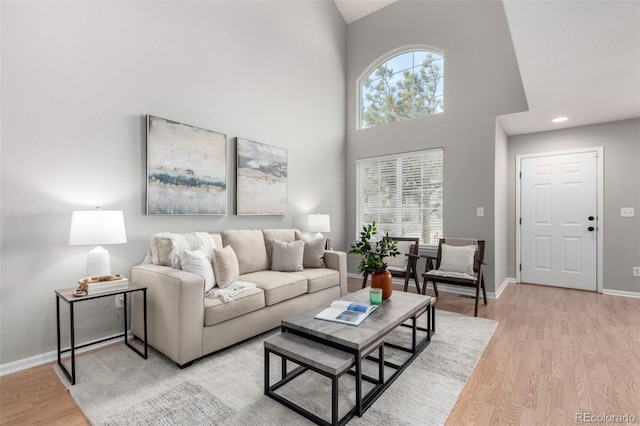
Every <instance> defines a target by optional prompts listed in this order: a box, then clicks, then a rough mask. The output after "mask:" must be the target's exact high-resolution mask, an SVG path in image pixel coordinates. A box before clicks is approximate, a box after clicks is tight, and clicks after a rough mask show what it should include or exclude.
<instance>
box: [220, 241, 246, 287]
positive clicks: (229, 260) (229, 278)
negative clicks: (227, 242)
mask: <svg viewBox="0 0 640 426" xmlns="http://www.w3.org/2000/svg"><path fill="white" fill-rule="evenodd" d="M213 271H214V273H215V274H216V282H217V284H218V287H220V288H225V287H227V286H228V285H229V284H231V283H232V282H234V281H236V280H237V279H238V278H240V268H239V266H238V257H237V256H236V252H235V251H233V248H231V246H226V247H225V248H223V249H214V250H213Z"/></svg>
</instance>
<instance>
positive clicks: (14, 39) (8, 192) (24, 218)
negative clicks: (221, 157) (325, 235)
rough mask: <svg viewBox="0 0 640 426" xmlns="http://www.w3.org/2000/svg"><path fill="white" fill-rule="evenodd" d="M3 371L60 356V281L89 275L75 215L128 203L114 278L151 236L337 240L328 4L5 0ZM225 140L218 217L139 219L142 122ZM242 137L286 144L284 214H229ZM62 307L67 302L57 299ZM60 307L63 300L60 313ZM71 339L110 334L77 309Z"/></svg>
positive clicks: (337, 145)
mask: <svg viewBox="0 0 640 426" xmlns="http://www.w3.org/2000/svg"><path fill="white" fill-rule="evenodd" d="M0 7H1V25H2V27H1V35H2V53H1V54H2V57H1V59H2V62H1V63H2V68H1V72H2V98H1V107H2V131H1V136H2V145H1V146H2V157H1V166H2V171H1V173H2V175H1V177H2V182H1V195H2V197H1V199H2V206H1V236H2V245H1V250H2V252H1V254H2V261H1V281H0V294H1V296H0V307H1V321H0V322H1V328H0V332H1V334H0V342H2V347H1V349H0V364H6V363H9V362H12V361H14V360H19V359H24V358H27V357H30V356H36V355H39V354H43V353H46V352H48V351H53V350H55V347H56V346H55V345H56V343H55V342H56V338H55V330H56V328H55V304H54V292H53V291H54V289H57V288H65V287H73V286H74V285H75V283H76V281H77V280H78V279H79V278H80V277H82V276H83V275H84V268H85V259H86V254H87V252H88V251H89V250H90V249H91V247H78V246H74V247H71V246H68V245H67V241H68V236H69V225H70V221H71V212H72V211H73V210H82V209H93V208H94V207H95V206H97V205H99V206H101V207H102V208H103V209H116V210H123V211H124V215H125V222H126V227H127V236H128V240H129V241H128V243H127V244H125V245H112V246H107V247H106V248H107V249H108V250H109V251H110V253H111V261H112V269H113V271H114V272H123V273H125V274H127V275H128V274H129V272H130V268H131V266H133V265H135V264H137V263H139V262H140V261H142V259H143V257H144V255H145V251H146V249H147V241H148V238H149V236H151V235H152V234H153V233H155V232H161V231H174V232H186V231H220V230H224V229H232V228H233V229H235V228H267V227H292V226H293V227H299V228H302V229H303V228H304V226H305V225H304V224H305V220H304V219H305V217H306V213H308V212H322V213H329V214H330V215H331V221H332V222H331V227H332V229H331V231H332V232H331V233H330V234H329V236H330V237H332V240H333V243H334V245H335V246H337V247H343V246H344V241H343V236H344V234H345V230H344V228H345V224H344V212H345V206H344V199H345V189H344V188H345V184H344V181H345V170H344V155H345V152H344V150H345V135H344V129H345V105H344V93H345V73H346V53H345V51H346V25H345V23H344V21H343V20H342V17H341V16H340V14H339V13H338V11H337V9H336V7H335V5H334V4H333V2H331V1H329V0H326V1H314V2H275V1H263V2H40V3H34V2H4V1H3V2H2V3H1V6H0ZM145 114H153V115H157V116H160V117H164V118H168V119H171V120H176V121H180V122H183V123H187V124H191V125H195V126H199V127H203V128H207V129H211V130H215V131H219V132H223V133H226V134H227V135H228V136H229V137H230V141H229V145H228V161H229V163H228V164H229V167H228V176H227V177H228V180H229V181H230V185H229V187H228V206H229V215H228V216H226V217H212V216H205V217H198V216H185V217H177V216H176V217H169V216H146V215H145V214H144V211H145V161H146V160H145V158H146V157H145V126H144V115H145ZM235 136H240V137H244V138H248V139H251V140H255V141H258V142H263V143H267V144H270V145H275V146H279V147H283V148H286V149H287V150H288V158H289V188H288V194H289V214H288V215H287V216H250V217H245V216H242V217H239V216H234V215H233V212H234V196H233V194H234V190H235V188H234V185H233V182H234V175H235V167H234V166H233V165H234V158H235V157H234V155H235V154H234V144H233V143H232V140H231V138H232V137H235ZM64 308H66V306H65V307H64ZM65 311H66V309H65ZM77 319H78V329H77V336H78V339H79V340H80V341H85V340H90V339H94V338H98V337H101V336H105V335H110V334H112V333H115V332H116V331H117V330H118V328H119V327H120V320H119V318H118V316H117V314H116V310H115V308H114V305H113V300H112V299H111V300H107V299H101V300H100V301H98V302H95V303H83V304H80V305H79V307H78V312H77Z"/></svg>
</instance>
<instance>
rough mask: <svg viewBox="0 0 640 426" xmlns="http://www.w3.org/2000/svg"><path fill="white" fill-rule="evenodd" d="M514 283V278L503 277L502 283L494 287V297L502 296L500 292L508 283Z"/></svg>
mask: <svg viewBox="0 0 640 426" xmlns="http://www.w3.org/2000/svg"><path fill="white" fill-rule="evenodd" d="M515 283H516V279H515V278H510V277H507V278H505V279H504V281H503V282H502V284H500V287H498V288H497V289H496V299H498V298H500V296H502V292H503V291H504V290H505V289H506V288H507V286H508V285H509V284H515Z"/></svg>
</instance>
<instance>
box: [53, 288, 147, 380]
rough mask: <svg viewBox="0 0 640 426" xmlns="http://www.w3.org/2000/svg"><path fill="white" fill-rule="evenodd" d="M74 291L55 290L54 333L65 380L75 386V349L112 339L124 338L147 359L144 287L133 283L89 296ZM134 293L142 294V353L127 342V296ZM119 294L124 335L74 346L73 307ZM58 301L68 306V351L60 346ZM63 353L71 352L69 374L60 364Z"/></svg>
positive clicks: (71, 289)
mask: <svg viewBox="0 0 640 426" xmlns="http://www.w3.org/2000/svg"><path fill="white" fill-rule="evenodd" d="M75 290H76V288H66V289H62V290H56V326H57V328H56V331H57V336H58V365H59V366H60V369H61V370H62V371H63V372H64V374H65V375H66V376H67V378H68V379H69V381H70V382H71V384H72V385H75V384H76V349H80V348H84V347H86V346H90V345H95V344H97V343H101V342H106V341H107V340H112V339H118V338H120V337H124V344H125V345H127V346H128V347H129V348H131V349H132V350H133V351H134V352H136V353H137V354H138V355H140V356H141V357H142V358H144V359H147V355H148V348H147V287H146V286H142V285H138V284H135V283H129V284H128V285H127V286H126V287H124V288H115V289H113V290H111V291H102V292H99V293H96V294H89V295H86V296H75V295H74V294H73V292H74V291H75ZM134 291H141V292H142V300H143V307H144V309H143V311H144V313H143V315H144V340H143V344H144V352H142V351H140V350H138V349H137V348H135V347H134V346H132V345H131V344H130V343H129V341H128V340H127V322H128V321H127V317H128V312H127V295H128V294H130V293H133V292H134ZM119 294H124V309H123V311H124V315H123V316H124V333H123V334H119V335H117V336H113V337H108V338H106V339H102V340H99V341H95V342H91V343H87V344H84V345H80V346H76V342H75V321H74V315H73V311H74V305H75V304H76V303H79V302H84V301H86V300H91V299H99V298H101V297H108V296H117V295H119ZM60 300H62V301H64V302H66V303H67V304H68V305H69V327H70V335H69V337H70V343H69V349H64V350H63V349H62V346H61V345H60ZM65 352H71V373H69V370H67V368H66V367H65V366H64V364H63V363H62V354H63V353H65Z"/></svg>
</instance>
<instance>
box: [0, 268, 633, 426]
mask: <svg viewBox="0 0 640 426" xmlns="http://www.w3.org/2000/svg"><path fill="white" fill-rule="evenodd" d="M360 285H361V280H358V279H353V278H350V279H349V290H350V291H355V290H357V289H359V288H360ZM395 289H396V290H399V289H400V287H396V288H395ZM429 294H431V295H433V293H432V292H429ZM473 304H474V300H473V299H472V298H469V297H465V296H459V295H455V294H451V293H445V292H441V293H440V298H439V299H438V302H437V305H436V306H437V308H438V309H441V310H446V311H452V312H459V313H462V314H465V315H473ZM479 316H481V317H485V318H491V319H495V320H497V321H499V325H498V328H497V330H496V332H495V334H494V336H493V338H492V339H491V342H489V345H488V346H487V348H486V350H485V352H484V354H483V355H482V358H481V359H480V361H479V362H478V365H477V366H476V368H475V370H474V371H473V374H472V375H471V377H470V379H469V381H468V382H467V384H466V386H465V388H464V390H463V391H462V393H461V394H460V398H459V399H458V402H457V403H456V405H455V407H454V409H453V411H452V413H451V415H450V417H449V420H448V422H447V425H450V426H452V425H549V424H553V425H565V424H576V423H578V422H577V419H576V415H577V414H578V413H590V414H592V415H600V416H601V415H603V414H607V415H624V414H630V415H634V416H635V418H636V423H640V299H632V298H626V297H618V296H606V295H602V294H595V293H589V292H583V291H578V290H568V289H559V288H553V287H544V286H536V285H527V284H511V285H509V286H508V287H507V289H506V290H505V291H504V293H503V294H502V296H501V297H500V299H498V300H489V304H488V305H487V306H484V305H482V304H481V305H480V311H479ZM51 365H52V364H46V365H42V366H39V367H34V368H31V369H28V370H25V371H21V372H18V373H14V374H9V375H6V376H4V377H1V378H0V424H2V425H31V424H54V425H88V424H89V422H88V421H87V419H86V418H85V417H84V416H83V414H82V412H81V411H80V409H79V408H78V407H77V406H76V404H75V403H74V401H73V399H72V398H71V396H70V395H69V393H68V392H67V390H66V388H65V386H64V385H63V384H62V383H61V382H60V380H59V379H58V377H57V376H56V374H55V373H54V372H53V369H52V367H51ZM417 391H419V390H417ZM425 398H428V395H425ZM609 423H611V422H609Z"/></svg>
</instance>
